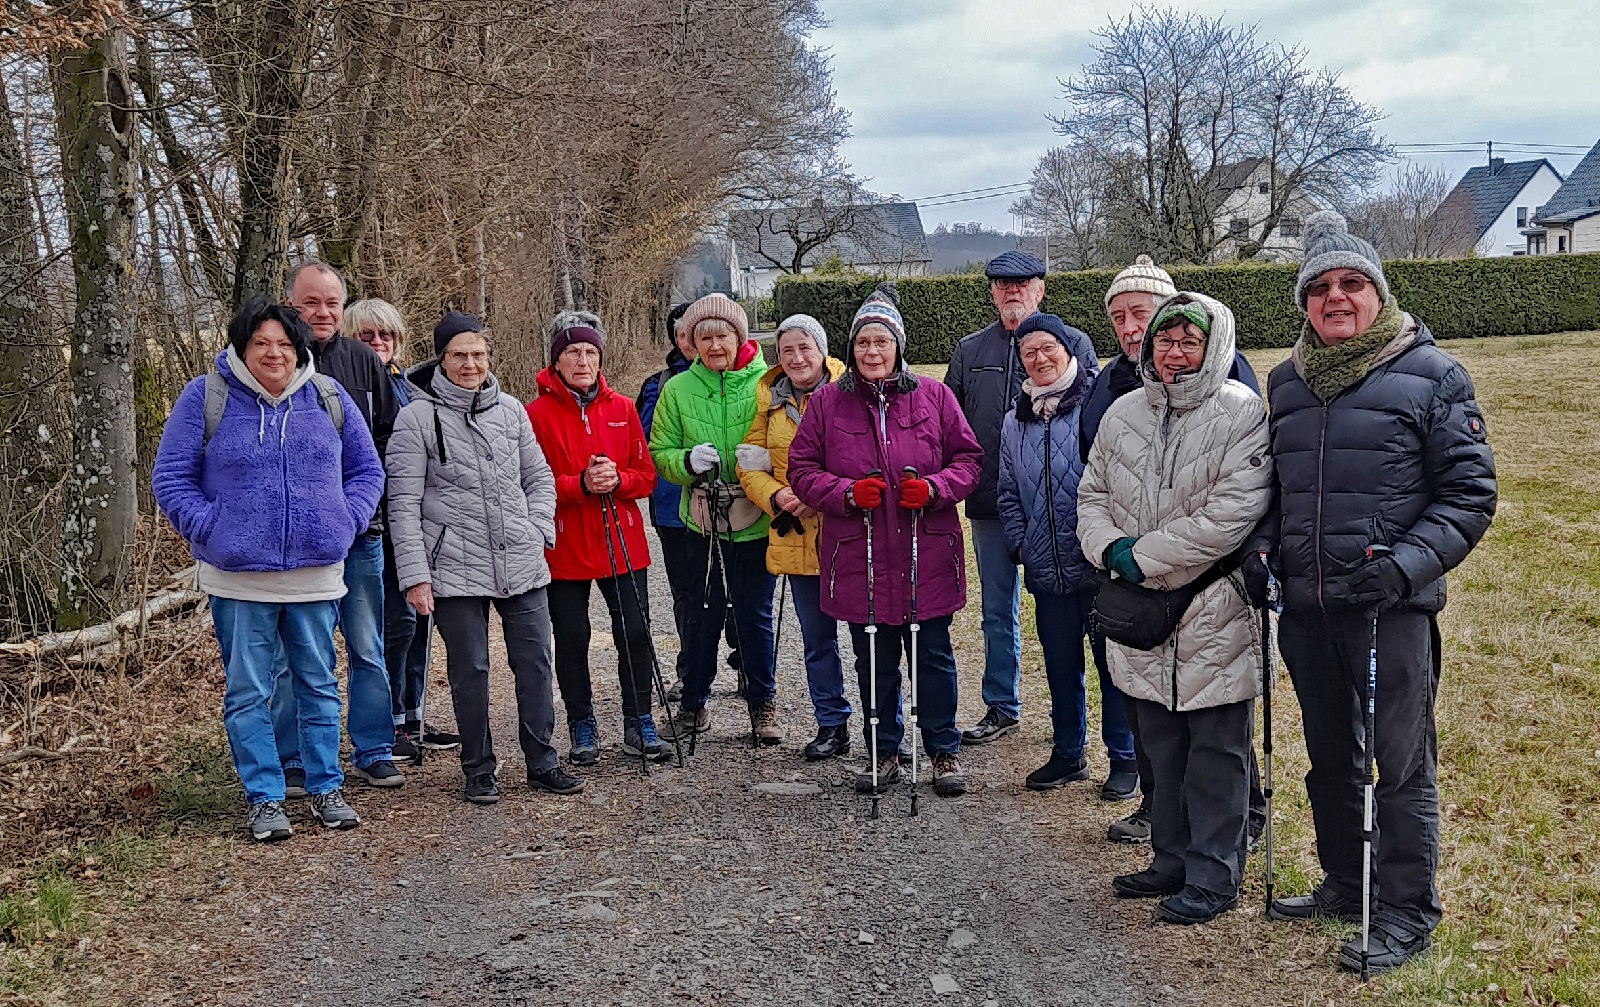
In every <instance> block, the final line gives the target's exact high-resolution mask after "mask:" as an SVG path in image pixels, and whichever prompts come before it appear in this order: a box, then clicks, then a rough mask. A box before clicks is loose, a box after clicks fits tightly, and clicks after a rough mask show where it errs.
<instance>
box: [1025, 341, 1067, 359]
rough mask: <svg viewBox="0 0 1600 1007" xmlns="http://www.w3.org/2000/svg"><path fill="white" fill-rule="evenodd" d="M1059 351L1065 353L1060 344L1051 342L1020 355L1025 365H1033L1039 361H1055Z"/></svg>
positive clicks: (1026, 350)
mask: <svg viewBox="0 0 1600 1007" xmlns="http://www.w3.org/2000/svg"><path fill="white" fill-rule="evenodd" d="M1057 351H1061V352H1065V350H1064V349H1063V347H1062V346H1061V344H1060V343H1058V342H1054V341H1051V342H1048V343H1045V344H1043V345H1041V346H1032V347H1029V348H1027V349H1024V350H1021V351H1020V355H1021V357H1022V362H1023V363H1025V364H1031V363H1034V362H1035V361H1038V360H1047V359H1053V358H1054V357H1055V355H1056V353H1057Z"/></svg>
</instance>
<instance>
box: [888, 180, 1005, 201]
mask: <svg viewBox="0 0 1600 1007" xmlns="http://www.w3.org/2000/svg"><path fill="white" fill-rule="evenodd" d="M1031 184H1032V183H1031V182H1007V183H1006V184H1005V185H986V186H984V187H983V188H981V189H957V190H956V191H955V192H941V193H938V194H937V195H933V196H918V197H916V198H915V199H911V200H907V202H911V203H925V202H928V201H930V200H935V199H944V198H945V197H947V196H965V195H968V194H970V193H974V192H993V191H994V190H996V189H1015V188H1016V187H1017V186H1019V185H1031Z"/></svg>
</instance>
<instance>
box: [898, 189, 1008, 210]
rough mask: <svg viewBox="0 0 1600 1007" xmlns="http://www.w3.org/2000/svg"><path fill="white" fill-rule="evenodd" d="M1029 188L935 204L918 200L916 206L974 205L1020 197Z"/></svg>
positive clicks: (942, 200) (945, 200) (944, 200)
mask: <svg viewBox="0 0 1600 1007" xmlns="http://www.w3.org/2000/svg"><path fill="white" fill-rule="evenodd" d="M1029 188H1030V186H1024V187H1022V188H1020V189H1012V190H1007V191H1005V192H991V193H989V194H988V195H986V196H964V197H962V198H960V199H941V200H938V201H937V202H923V201H921V200H918V201H917V205H918V206H951V205H953V204H955V203H975V202H980V201H982V200H985V199H1003V198H1005V197H1007V196H1021V195H1023V194H1024V193H1026V192H1027V191H1028V189H1029Z"/></svg>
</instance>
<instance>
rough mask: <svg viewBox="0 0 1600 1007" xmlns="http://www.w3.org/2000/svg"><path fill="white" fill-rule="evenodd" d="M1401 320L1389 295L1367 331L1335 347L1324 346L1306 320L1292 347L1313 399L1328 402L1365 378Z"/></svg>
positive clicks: (1402, 313) (1392, 336)
mask: <svg viewBox="0 0 1600 1007" xmlns="http://www.w3.org/2000/svg"><path fill="white" fill-rule="evenodd" d="M1405 319H1406V316H1405V314H1404V312H1402V311H1401V310H1400V305H1399V302H1397V301H1396V300H1395V299H1394V297H1392V296H1391V297H1390V298H1389V299H1388V300H1387V301H1385V302H1384V305H1383V310H1382V311H1379V312H1378V317H1377V318H1374V319H1373V320H1372V324H1371V325H1370V326H1368V327H1367V331H1365V332H1363V333H1361V334H1360V335H1356V336H1351V337H1350V338H1349V339H1346V340H1345V341H1344V342H1342V343H1339V344H1338V345H1337V346H1328V345H1327V344H1325V343H1323V341H1322V340H1321V339H1320V338H1318V336H1317V333H1316V331H1315V330H1314V329H1312V328H1311V319H1309V318H1307V319H1306V321H1305V324H1304V326H1303V327H1302V328H1301V329H1300V343H1299V345H1297V346H1296V347H1295V355H1296V356H1297V357H1299V363H1300V376H1301V377H1303V378H1305V382H1306V384H1308V385H1310V386H1311V390H1312V391H1313V392H1315V393H1316V396H1317V398H1319V399H1321V400H1322V401H1323V402H1331V401H1332V400H1333V399H1334V397H1335V396H1337V395H1338V394H1339V393H1340V392H1342V391H1344V390H1345V389H1346V388H1349V387H1350V386H1351V385H1353V384H1355V383H1356V382H1357V381H1360V380H1361V379H1362V378H1364V377H1366V376H1367V370H1368V368H1370V367H1371V366H1372V364H1373V361H1374V359H1375V358H1376V357H1377V356H1378V354H1379V353H1381V352H1383V348H1384V347H1385V346H1388V345H1389V343H1390V342H1392V341H1393V340H1394V338H1395V337H1396V336H1398V335H1399V334H1400V330H1401V329H1402V328H1403V327H1404V326H1405Z"/></svg>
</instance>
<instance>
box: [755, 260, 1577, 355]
mask: <svg viewBox="0 0 1600 1007" xmlns="http://www.w3.org/2000/svg"><path fill="white" fill-rule="evenodd" d="M1383 268H1384V274H1385V275H1386V276H1387V277H1388V278H1389V286H1390V288H1391V289H1392V290H1393V291H1394V295H1395V296H1396V297H1397V298H1399V300H1400V306H1401V307H1402V308H1404V309H1406V310H1407V311H1410V312H1412V313H1414V314H1415V315H1416V316H1417V317H1418V318H1421V319H1422V320H1423V321H1424V322H1426V323H1427V324H1428V327H1429V328H1430V329H1432V330H1433V333H1434V335H1436V336H1438V337H1439V338H1441V339H1457V338H1464V337H1470V336H1526V335H1538V334H1542V333H1546V332H1567V331H1571V330H1576V329H1596V328H1600V254H1593V255H1540V256H1527V257H1524V256H1516V257H1507V258H1498V259H1408V260H1401V261H1395V262H1388V263H1385V264H1384V267H1383ZM1171 273H1172V278H1173V280H1174V282H1176V283H1177V285H1178V288H1179V289H1180V290H1196V291H1199V292H1200V293H1203V294H1209V295H1211V296H1212V297H1215V298H1217V299H1218V300H1220V301H1222V302H1223V303H1224V304H1226V305H1228V307H1230V308H1232V309H1233V313H1234V316H1235V317H1236V318H1237V319H1238V322H1239V343H1240V345H1241V346H1243V347H1244V348H1246V349H1260V348H1263V347H1271V346H1279V347H1286V346H1291V345H1293V343H1294V340H1295V339H1296V337H1298V336H1299V334H1300V326H1301V323H1302V318H1303V316H1302V315H1301V314H1300V311H1299V309H1298V308H1296V307H1295V303H1294V279H1295V273H1296V267H1293V266H1269V265H1238V266H1182V267H1178V268H1175V269H1172V270H1171ZM1114 275H1116V274H1115V271H1114V270H1090V271H1087V272H1081V273H1052V274H1050V276H1048V277H1047V278H1046V279H1045V295H1044V305H1043V309H1042V310H1044V311H1048V312H1051V313H1052V314H1057V315H1060V316H1061V317H1062V318H1064V319H1066V321H1067V322H1068V324H1070V325H1075V326H1077V327H1078V328H1080V329H1082V330H1083V331H1085V332H1087V333H1088V334H1089V335H1090V336H1092V337H1093V338H1094V341H1095V345H1096V346H1097V347H1099V349H1100V352H1101V353H1102V354H1106V355H1109V354H1111V353H1113V352H1115V349H1116V344H1115V342H1114V340H1113V338H1112V334H1111V325H1110V323H1109V322H1108V321H1107V319H1106V313H1105V307H1104V298H1105V292H1106V288H1107V287H1109V286H1110V284H1111V278H1112V277H1113V276H1114ZM876 282H877V280H876V279H874V278H871V277H861V276H848V277H837V276H833V277H816V276H802V277H794V276H785V277H783V278H782V279H781V280H779V282H778V288H777V291H776V294H775V297H776V301H777V309H778V315H779V317H783V316H785V315H791V314H794V313H796V312H804V313H806V314H808V315H814V316H815V317H816V318H818V319H819V320H820V321H821V322H822V324H823V326H824V327H825V328H826V329H827V330H828V333H829V335H830V336H831V337H832V341H833V344H834V349H835V351H836V352H837V351H838V350H839V349H841V348H842V340H843V338H844V335H845V333H846V332H848V331H849V328H850V319H851V317H852V316H853V315H854V314H855V310H856V308H857V307H859V306H860V304H861V302H862V300H863V299H865V298H866V296H867V294H869V293H870V292H871V291H872V288H873V286H874V284H875V283H876ZM899 285H900V308H901V311H902V313H903V314H904V315H905V319H906V330H907V336H908V337H909V340H910V343H909V345H908V347H907V351H906V356H907V357H908V358H909V359H910V360H911V362H912V363H916V364H937V363H944V362H946V361H948V360H949V359H950V354H951V351H952V350H953V349H954V347H955V344H956V340H958V339H960V338H961V337H962V336H964V335H966V334H967V333H969V332H974V331H976V330H978V329H981V328H983V327H984V326H985V325H988V324H989V323H990V322H992V321H994V318H995V311H994V306H993V304H991V303H990V301H989V285H988V282H987V281H986V280H984V278H983V277H982V276H974V275H970V274H967V275H960V276H928V277H916V278H912V279H906V280H901V281H899Z"/></svg>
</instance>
